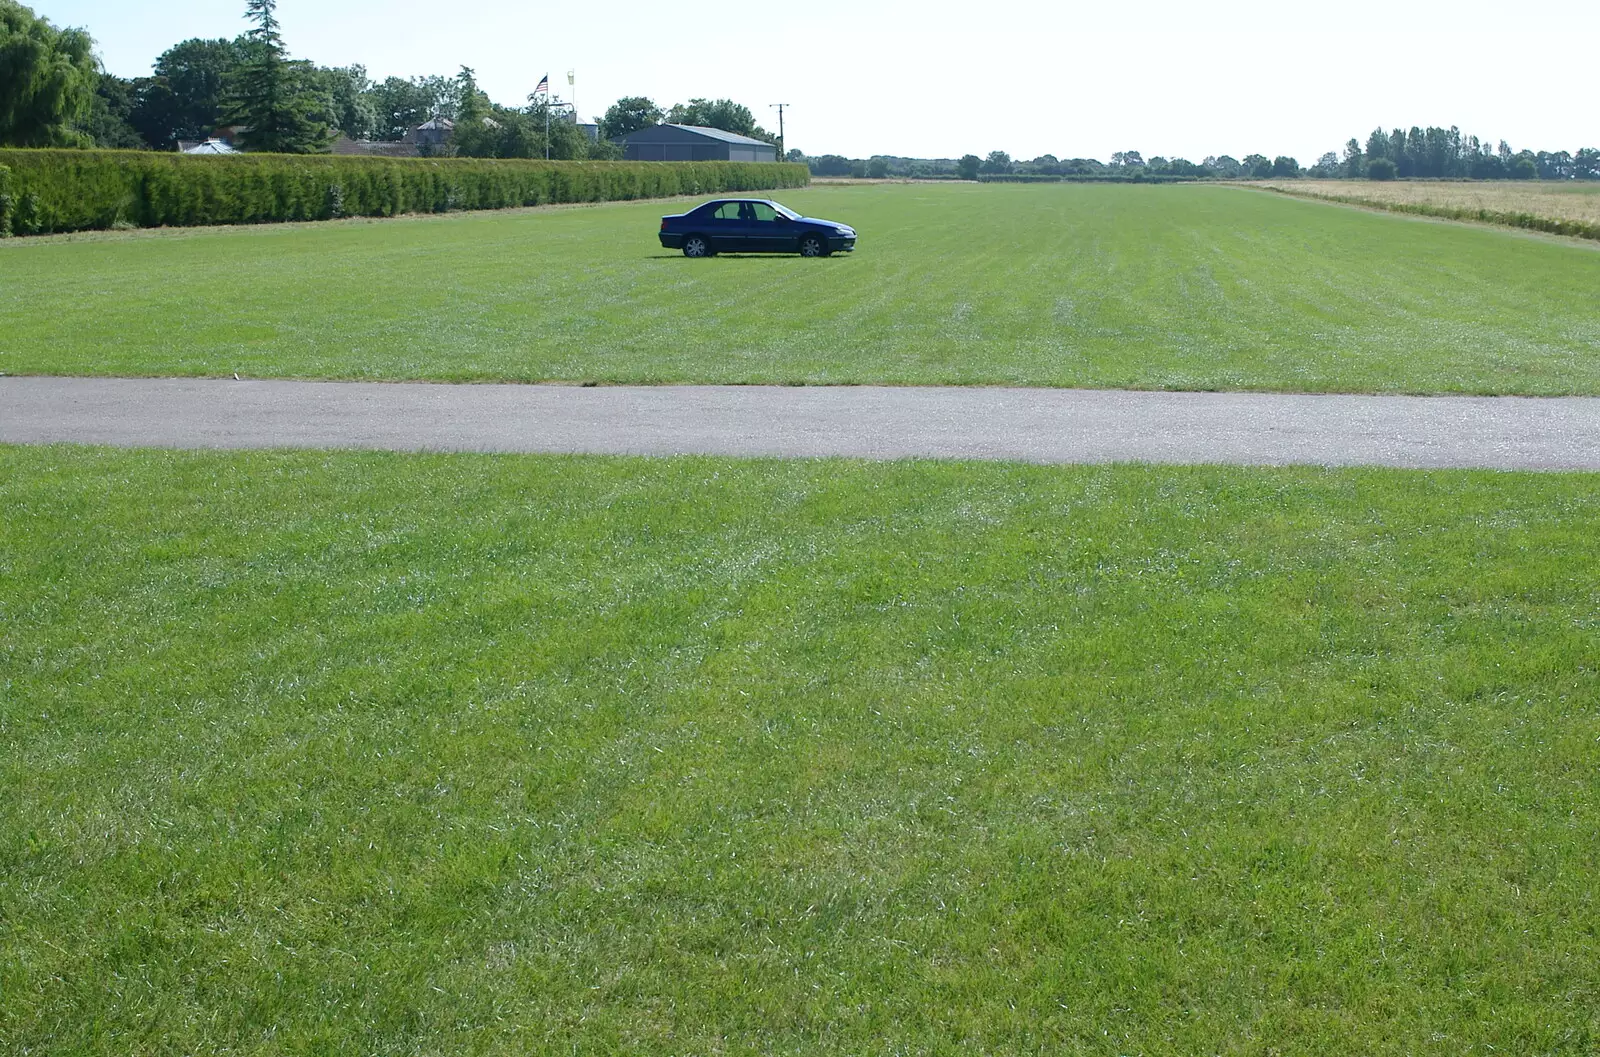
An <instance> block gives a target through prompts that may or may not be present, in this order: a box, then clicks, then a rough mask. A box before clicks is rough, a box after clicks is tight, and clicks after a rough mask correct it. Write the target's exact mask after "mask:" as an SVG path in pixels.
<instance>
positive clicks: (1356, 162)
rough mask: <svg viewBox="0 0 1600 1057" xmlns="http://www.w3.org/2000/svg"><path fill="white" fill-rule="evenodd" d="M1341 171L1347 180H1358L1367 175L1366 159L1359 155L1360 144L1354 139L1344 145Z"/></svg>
mask: <svg viewBox="0 0 1600 1057" xmlns="http://www.w3.org/2000/svg"><path fill="white" fill-rule="evenodd" d="M1343 170H1344V177H1345V179H1347V180H1359V179H1361V177H1363V176H1365V175H1366V174H1367V159H1366V157H1365V156H1364V155H1363V154H1362V153H1361V144H1360V143H1359V142H1358V141H1357V140H1355V139H1351V140H1350V141H1349V142H1348V143H1346V144H1345V145H1344V163H1343Z"/></svg>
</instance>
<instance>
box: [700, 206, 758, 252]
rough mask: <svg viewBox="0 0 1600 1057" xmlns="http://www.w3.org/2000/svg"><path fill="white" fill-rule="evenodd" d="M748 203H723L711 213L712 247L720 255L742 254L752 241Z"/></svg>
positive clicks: (710, 233)
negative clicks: (750, 240)
mask: <svg viewBox="0 0 1600 1057" xmlns="http://www.w3.org/2000/svg"><path fill="white" fill-rule="evenodd" d="M749 206H750V203H748V202H723V203H722V204H721V205H719V206H717V208H715V209H713V210H712V211H711V224H710V228H711V230H710V231H709V232H707V234H709V235H710V236H711V245H712V248H713V249H715V250H716V251H717V252H718V253H742V252H744V251H745V250H746V249H748V248H749V247H748V243H749V239H750V231H749V220H748V217H749Z"/></svg>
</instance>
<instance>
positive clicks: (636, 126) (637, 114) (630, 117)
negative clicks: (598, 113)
mask: <svg viewBox="0 0 1600 1057" xmlns="http://www.w3.org/2000/svg"><path fill="white" fill-rule="evenodd" d="M661 116H662V115H661V108H660V107H659V106H656V104H655V102H654V100H651V99H647V98H645V97H644V96H642V95H630V96H624V97H623V98H621V99H618V100H617V101H616V102H615V103H612V104H611V106H609V107H608V108H606V113H605V116H604V117H602V118H601V119H600V138H601V139H620V138H621V137H623V136H626V135H627V134H628V133H630V132H637V131H639V130H640V129H642V128H649V127H650V126H652V125H659V124H661Z"/></svg>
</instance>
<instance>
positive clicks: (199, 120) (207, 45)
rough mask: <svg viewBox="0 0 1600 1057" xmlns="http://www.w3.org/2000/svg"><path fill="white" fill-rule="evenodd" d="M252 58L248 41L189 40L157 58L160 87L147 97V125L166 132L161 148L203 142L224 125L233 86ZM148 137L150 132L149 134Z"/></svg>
mask: <svg viewBox="0 0 1600 1057" xmlns="http://www.w3.org/2000/svg"><path fill="white" fill-rule="evenodd" d="M249 58H250V47H249V44H248V42H247V41H246V39H245V38H244V37H238V38H235V39H233V40H200V39H195V40H186V41H184V42H182V43H181V44H174V45H173V46H172V47H170V48H168V49H167V50H166V51H164V52H162V53H161V55H160V56H159V57H158V58H157V59H156V63H155V69H154V73H155V82H156V83H155V84H152V85H150V86H149V88H148V89H147V91H146V92H145V93H144V110H145V116H146V119H147V121H149V122H152V123H153V124H155V125H157V126H165V127H164V128H162V129H161V131H160V133H159V135H158V138H157V139H156V140H153V142H158V143H159V145H160V146H163V147H171V146H172V144H173V142H174V141H176V140H180V139H204V138H205V137H206V136H209V135H210V134H211V133H212V132H213V131H215V130H216V128H217V126H218V125H220V124H221V123H222V115H223V112H224V111H225V110H226V109H227V105H228V85H229V82H230V81H231V80H232V79H233V77H234V75H235V74H236V73H237V72H238V71H239V69H240V68H241V67H242V66H244V64H245V63H246V62H247V61H248V60H249ZM147 135H148V133H147Z"/></svg>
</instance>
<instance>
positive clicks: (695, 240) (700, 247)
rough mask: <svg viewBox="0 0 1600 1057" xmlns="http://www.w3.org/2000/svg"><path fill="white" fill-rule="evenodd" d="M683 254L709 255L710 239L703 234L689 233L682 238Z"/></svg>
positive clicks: (693, 255) (687, 255) (686, 255)
mask: <svg viewBox="0 0 1600 1057" xmlns="http://www.w3.org/2000/svg"><path fill="white" fill-rule="evenodd" d="M683 255H684V256H685V257H709V256H711V240H710V239H708V238H706V237H705V236H704V235H690V236H689V237H688V238H686V239H684V240H683Z"/></svg>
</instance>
